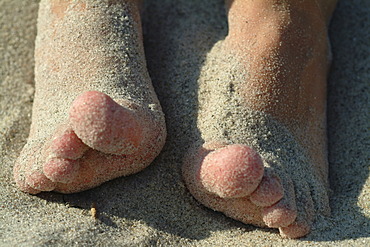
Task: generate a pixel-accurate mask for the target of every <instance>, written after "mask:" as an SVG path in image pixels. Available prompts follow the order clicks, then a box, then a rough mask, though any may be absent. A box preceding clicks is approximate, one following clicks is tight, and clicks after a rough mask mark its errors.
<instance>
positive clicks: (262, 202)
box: [249, 170, 284, 207]
mask: <svg viewBox="0 0 370 247" xmlns="http://www.w3.org/2000/svg"><path fill="white" fill-rule="evenodd" d="M283 196H284V189H283V186H282V185H281V182H280V178H279V177H278V176H277V175H275V174H267V171H266V170H265V174H264V175H263V177H262V181H261V183H260V184H259V185H258V187H257V189H256V190H255V191H254V192H253V193H252V194H251V195H250V197H249V199H250V200H251V202H253V203H254V204H255V205H257V206H260V207H268V206H271V205H273V204H275V203H277V202H278V201H279V200H280V199H282V198H283Z"/></svg>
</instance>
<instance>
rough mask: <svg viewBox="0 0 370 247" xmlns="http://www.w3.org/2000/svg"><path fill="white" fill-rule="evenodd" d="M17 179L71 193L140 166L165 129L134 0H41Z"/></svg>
mask: <svg viewBox="0 0 370 247" xmlns="http://www.w3.org/2000/svg"><path fill="white" fill-rule="evenodd" d="M35 60H36V67H35V81H36V93H35V99H34V105H33V112H32V125H31V130H30V135H29V138H28V141H27V144H26V145H25V147H24V148H23V150H22V152H21V154H20V156H19V158H18V160H17V162H16V164H15V167H14V177H15V181H16V183H17V185H18V187H19V188H20V189H21V190H22V191H25V192H28V193H32V194H36V193H39V192H40V191H52V190H53V191H58V192H62V193H72V192H78V191H82V190H86V189H89V188H93V187H95V186H98V185H100V184H101V183H103V182H106V181H108V180H111V179H114V178H116V177H120V176H126V175H130V174H133V173H136V172H139V171H141V170H142V169H144V168H145V167H146V166H148V165H149V164H150V163H151V162H152V161H153V159H154V158H155V157H156V156H157V155H158V154H159V152H160V150H161V149H162V147H163V145H164V141H165V137H166V129H165V122H164V115H163V113H162V110H161V107H160V105H159V102H158V99H157V97H156V95H155V92H154V89H153V87H152V85H151V80H150V78H149V75H148V72H147V70H146V64H145V57H144V51H143V44H142V36H141V22H140V16H139V9H138V6H137V4H136V3H135V1H129V3H124V2H121V3H118V2H117V3H115V2H111V1H79V2H68V1H41V3H40V9H39V19H38V36H37V39H36V49H35Z"/></svg>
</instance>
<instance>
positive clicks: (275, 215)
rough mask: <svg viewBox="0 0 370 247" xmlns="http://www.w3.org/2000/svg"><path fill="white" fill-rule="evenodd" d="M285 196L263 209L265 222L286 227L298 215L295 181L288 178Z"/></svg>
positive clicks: (271, 225) (269, 224) (276, 226)
mask: <svg viewBox="0 0 370 247" xmlns="http://www.w3.org/2000/svg"><path fill="white" fill-rule="evenodd" d="M283 187H284V189H285V190H284V196H283V198H282V199H281V200H280V201H279V202H277V203H276V204H274V205H272V206H270V207H266V208H264V209H263V210H262V218H263V221H264V222H265V224H266V225H267V226H268V227H271V228H278V227H285V226H288V225H290V224H292V223H293V222H294V221H295V219H296V217H297V206H296V202H295V192H294V187H293V183H292V181H291V180H290V179H286V181H285V183H284V185H283Z"/></svg>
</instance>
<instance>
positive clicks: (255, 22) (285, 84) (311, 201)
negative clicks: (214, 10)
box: [183, 0, 336, 238]
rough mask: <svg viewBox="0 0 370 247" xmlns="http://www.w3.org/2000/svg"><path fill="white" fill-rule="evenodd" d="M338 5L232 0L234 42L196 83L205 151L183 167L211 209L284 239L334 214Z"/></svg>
mask: <svg viewBox="0 0 370 247" xmlns="http://www.w3.org/2000/svg"><path fill="white" fill-rule="evenodd" d="M335 2H336V1H321V2H318V1H311V0H306V1H300V2H297V1H284V2H280V1H272V0H271V1H270V0H266V1H242V0H234V1H227V2H226V6H227V11H228V21H229V34H228V36H227V37H226V39H225V40H224V41H220V42H218V43H217V44H216V45H215V46H214V48H213V49H212V50H211V51H210V53H209V54H208V56H207V61H206V63H205V67H204V70H203V74H202V75H201V78H203V79H201V80H200V81H199V94H198V98H199V101H200V102H199V105H200V110H199V115H198V127H199V130H200V132H201V134H202V138H203V140H204V144H203V145H201V146H196V147H194V148H193V149H192V150H190V151H189V153H188V154H187V155H186V157H185V159H184V166H183V175H184V180H185V183H186V185H187V187H188V189H189V190H190V192H191V193H192V194H193V196H194V197H195V198H196V199H197V200H198V201H200V202H201V203H202V204H204V205H205V206H207V207H210V208H212V209H214V210H216V211H221V212H223V213H224V214H225V215H227V216H229V217H231V218H234V219H237V220H240V221H242V222H244V223H248V224H254V225H257V226H262V227H270V228H278V229H279V231H280V234H281V236H283V237H287V238H299V237H302V236H305V235H306V234H308V233H309V232H310V228H311V225H312V223H313V221H314V220H315V217H316V216H318V215H320V214H322V215H328V214H329V212H330V208H329V201H328V162H327V146H326V145H327V144H326V143H327V141H326V111H325V110H326V109H325V108H326V78H327V73H328V68H329V65H330V56H329V54H330V51H329V45H328V37H327V25H328V21H329V20H330V16H331V13H332V11H333V9H334V6H335ZM215 64H217V66H219V68H220V69H219V70H217V71H215V70H210V68H209V66H214V65H215ZM221 68H222V69H221ZM209 71H212V72H209ZM261 170H262V171H263V172H262V174H261Z"/></svg>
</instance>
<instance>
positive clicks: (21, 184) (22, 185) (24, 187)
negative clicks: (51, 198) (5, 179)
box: [14, 162, 41, 195]
mask: <svg viewBox="0 0 370 247" xmlns="http://www.w3.org/2000/svg"><path fill="white" fill-rule="evenodd" d="M19 168H20V165H19V164H18V162H17V163H16V164H15V166H14V180H15V183H16V185H17V186H18V188H19V189H20V190H21V191H23V192H26V193H30V194H33V195H35V194H38V193H40V192H41V191H40V190H36V189H34V188H32V187H31V186H30V185H29V184H27V183H26V181H25V179H24V178H22V175H21V172H20V171H19Z"/></svg>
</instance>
